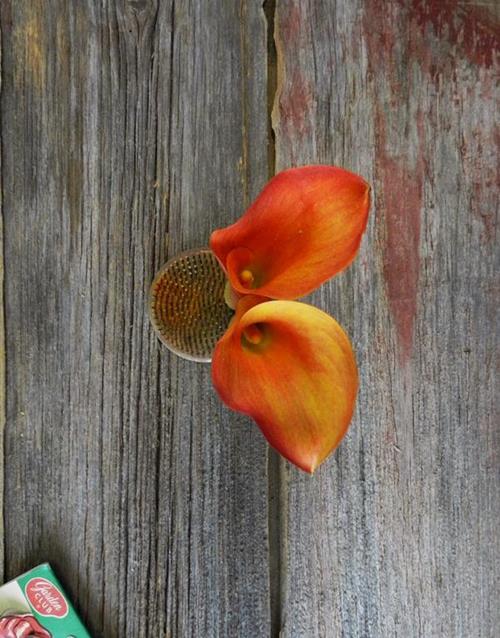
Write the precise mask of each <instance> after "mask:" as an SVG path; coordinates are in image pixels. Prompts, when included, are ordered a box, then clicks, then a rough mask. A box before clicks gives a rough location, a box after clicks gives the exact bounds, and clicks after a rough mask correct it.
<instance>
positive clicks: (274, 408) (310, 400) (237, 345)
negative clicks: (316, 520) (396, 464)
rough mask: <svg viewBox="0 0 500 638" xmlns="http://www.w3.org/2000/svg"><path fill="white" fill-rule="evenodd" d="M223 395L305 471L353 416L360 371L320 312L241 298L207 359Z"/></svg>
mask: <svg viewBox="0 0 500 638" xmlns="http://www.w3.org/2000/svg"><path fill="white" fill-rule="evenodd" d="M212 380H213V383H214V386H215V388H216V390H217V392H218V393H219V395H220V397H221V398H222V400H223V401H224V402H225V403H226V404H227V405H228V406H229V407H230V408H232V409H233V410H237V411H239V412H243V413H244V414H247V415H249V416H251V417H252V418H253V419H254V420H255V421H256V423H257V425H258V426H259V427H260V429H261V430H262V432H263V434H264V435H265V437H266V438H267V440H268V441H269V443H270V444H271V445H272V446H273V447H274V448H275V449H276V450H278V452H280V453H281V454H282V455H283V456H284V457H285V458H287V459H288V460H289V461H291V462H292V463H294V464H295V465H297V466H298V467H299V468H301V469H302V470H305V471H306V472H313V471H314V470H315V469H316V468H317V467H318V465H319V464H320V463H321V462H322V461H324V460H325V458H326V457H327V456H328V455H329V454H330V453H331V452H332V451H333V450H334V449H335V448H336V447H337V445H338V444H339V442H340V441H341V439H342V437H343V436H344V434H345V433H346V431H347V428H348V426H349V423H350V421H351V418H352V414H353V410H354V404H355V400H356V393H357V388H358V374H357V368H356V361H355V358H354V353H353V350H352V347H351V343H350V341H349V338H348V337H347V335H346V333H345V332H344V331H343V330H342V328H341V327H340V326H339V324H338V323H337V322H336V321H335V319H333V317H330V315H327V314H326V313H324V312H322V311H321V310H318V309H317V308H314V307H313V306H309V305H307V304H304V303H299V302H296V301H275V300H273V301H263V300H262V299H261V298H259V297H255V296H251V295H248V296H245V297H243V298H242V299H241V300H240V301H239V303H238V306H237V308H236V314H235V316H234V318H233V320H232V323H231V325H230V326H229V328H228V330H227V332H226V333H225V335H224V336H223V337H222V338H221V339H220V341H219V342H218V344H217V346H216V348H215V352H214V355H213V358H212Z"/></svg>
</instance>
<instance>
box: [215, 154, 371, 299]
mask: <svg viewBox="0 0 500 638" xmlns="http://www.w3.org/2000/svg"><path fill="white" fill-rule="evenodd" d="M369 206H370V188H369V186H368V184H367V183H366V182H365V181H364V180H363V179H361V178H360V177H358V176H357V175H354V173H350V172H349V171H346V170H343V169H341V168H335V167H333V166H304V167H302V168H292V169H289V170H286V171H283V172H282V173H279V174H278V175H276V176H275V177H274V178H273V179H271V181H270V182H269V183H268V184H267V185H266V187H265V188H264V190H263V191H262V192H261V194H260V195H259V196H258V197H257V199H256V200H255V202H254V203H253V204H252V205H251V206H250V208H248V210H247V211H246V213H245V214H244V215H243V216H242V217H241V218H240V219H239V220H238V221H237V222H236V223H235V224H233V225H232V226H229V227H228V228H224V229H222V230H216V231H215V232H214V233H212V237H211V238H210V248H211V249H212V251H213V252H214V253H215V255H216V256H217V258H218V260H219V261H220V263H221V265H222V267H223V268H224V270H225V272H226V274H227V276H228V278H229V281H230V283H231V286H232V287H233V289H234V290H235V291H236V292H238V293H239V294H254V295H261V296H263V297H270V298H273V299H296V298H298V297H302V296H304V295H307V294H308V293H310V292H312V291H313V290H315V289H316V288H317V287H318V286H320V285H321V284H322V283H324V282H325V281H326V280H327V279H330V278H331V277H333V275H336V274H337V273H338V272H340V271H341V270H343V269H344V268H345V267H346V266H348V265H349V264H350V263H351V261H352V260H353V259H354V257H355V256H356V253H357V252H358V248H359V244H360V241H361V236H362V234H363V232H364V230H365V228H366V223H367V220H368V209H369Z"/></svg>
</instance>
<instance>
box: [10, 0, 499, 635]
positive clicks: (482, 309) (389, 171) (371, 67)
mask: <svg viewBox="0 0 500 638" xmlns="http://www.w3.org/2000/svg"><path fill="white" fill-rule="evenodd" d="M499 14H500V11H499V10H498V9H496V8H495V3H494V2H491V3H488V2H477V3H476V2H466V1H463V2H459V1H454V0H439V1H438V0H413V1H410V0H277V1H273V0H266V1H265V2H264V3H263V2H262V0H255V1H252V0H164V1H162V0H1V2H0V19H1V41H2V43H1V58H2V59H1V104H0V108H1V124H2V134H1V146H2V149H1V169H2V175H1V191H2V222H3V274H4V291H3V292H4V317H5V358H4V360H3V361H2V362H1V364H0V386H3V385H5V388H6V392H5V401H4V404H5V406H4V407H5V410H4V412H5V414H4V416H2V421H3V420H4V421H5V428H4V431H3V442H4V465H3V471H2V473H1V480H2V481H3V484H4V489H3V494H4V503H3V512H4V517H3V525H4V533H3V542H4V551H3V555H4V577H5V578H6V579H7V578H11V577H13V576H15V575H16V574H18V573H19V572H21V571H23V570H26V569H28V568H29V567H31V566H33V565H34V564H36V563H39V562H42V561H45V560H48V561H50V562H51V563H52V564H53V566H54V568H55V569H56V571H57V573H58V574H59V576H60V577H61V580H62V581H63V583H64V584H65V586H66V587H67V588H68V591H69V593H70V595H71V597H72V598H73V599H74V601H75V602H76V605H77V608H78V609H79V611H80V612H81V613H82V615H83V617H84V619H85V621H86V622H87V623H88V626H89V628H90V630H91V632H92V633H93V635H94V636H96V637H97V636H105V637H106V638H108V637H109V638H125V637H126V636H134V637H143V636H151V637H153V636H154V637H155V638H156V637H158V636H161V637H162V638H167V637H168V638H184V637H186V638H189V637H191V636H193V637H200V638H205V637H206V638H211V637H218V636H221V637H227V638H229V637H231V638H233V637H238V638H239V637H241V638H256V637H259V638H260V637H266V636H272V637H277V636H281V637H282V638H330V637H332V638H333V637H338V636H342V637H369V638H371V637H380V638H387V637H392V636H397V637H402V638H408V637H410V638H412V637H420V636H422V637H424V638H429V637H431V638H432V637H437V638H441V637H445V638H448V637H451V638H455V637H463V638H478V637H484V638H494V637H496V636H498V635H499V634H498V632H499V626H500V617H499V604H498V601H499V597H500V590H499V589H500V588H499V576H498V574H499V570H500V564H499V562H500V559H499V556H500V551H499V531H498V530H499V525H500V471H499V456H498V452H499V449H500V441H499V428H498V420H497V421H496V420H495V408H498V403H497V401H496V396H495V371H496V368H495V363H496V362H495V347H496V345H497V344H496V340H495V333H496V334H498V312H497V304H498V278H497V277H496V274H495V267H496V268H497V272H498V252H497V251H496V240H497V230H496V214H497V208H496V206H497V201H498V200H497V192H498V191H497V188H498V151H497V149H498V146H497V144H498V130H497V129H496V128H495V109H496V105H497V103H496V101H497V100H498V97H499V93H498V90H497V85H496V83H495V82H496V78H497V77H498V70H499V65H498V52H499V45H498V44H499ZM304 163H332V164H338V165H342V166H345V167H347V168H350V169H352V170H354V171H356V172H359V173H360V174H362V175H363V176H364V177H365V178H366V179H367V180H368V181H370V182H371V184H372V185H373V189H374V196H375V201H374V205H373V207H372V212H371V217H370V224H369V228H368V232H367V234H366V236H365V238H364V240H363V244H362V249H361V252H360V255H359V257H358V259H357V260H356V261H355V262H354V264H353V265H352V266H351V267H350V268H349V269H348V270H347V271H346V272H345V273H343V274H342V275H341V276H339V277H337V278H336V279H334V280H333V281H331V282H330V283H329V284H327V285H325V286H324V287H323V288H322V289H321V291H319V292H318V293H316V294H315V295H314V296H313V303H315V304H317V305H318V306H320V307H321V308H323V309H325V310H327V311H329V312H331V313H332V314H333V315H334V316H335V317H336V318H337V319H338V320H339V321H340V323H341V324H342V325H343V326H345V328H346V329H347V331H348V332H349V334H350V335H351V337H352V339H353V343H354V345H355V348H356V351H357V356H358V362H359V366H360V371H361V390H360V394H359V399H358V403H357V411H356V416H355V419H354V422H353V425H352V427H351V430H350V432H349V434H348V436H347V438H346V439H345V441H344V442H343V444H342V445H341V447H340V448H339V450H338V451H337V452H336V453H335V455H334V456H333V457H332V458H331V459H330V460H329V461H328V462H326V463H325V464H324V465H323V466H322V467H321V468H320V469H319V470H318V471H317V473H316V474H315V475H314V476H313V477H312V478H311V477H309V476H306V475H304V474H302V473H301V472H300V471H298V470H296V469H295V468H293V467H290V466H289V465H288V464H286V463H285V462H283V461H281V460H280V459H278V457H277V456H276V455H275V454H274V453H273V452H269V450H268V448H267V446H266V445H265V443H264V441H263V437H262V436H261V434H260V433H259V431H258V430H257V428H256V427H255V426H253V425H252V424H251V423H250V422H249V421H248V420H247V419H246V418H244V417H241V416H238V415H235V414H233V413H230V412H229V410H227V409H226V408H225V407H224V406H222V405H221V404H220V402H219V400H218V399H217V397H216V396H215V394H214V391H213V390H212V388H211V386H210V375H209V366H206V365H205V366H204V365H200V364H194V363H190V362H186V361H183V360H180V359H177V358H175V357H174V356H172V355H170V354H169V352H167V351H166V350H165V349H164V348H162V347H161V346H160V344H159V342H158V341H157V339H156V338H155V336H154V334H153V333H152V331H151V329H150V326H149V323H148V318H147V312H146V294H147V291H148V287H149V284H150V282H151V280H152V278H153V275H154V273H155V271H156V270H157V269H158V268H159V267H160V266H161V265H162V264H163V263H164V262H165V260H166V259H167V258H168V257H169V256H172V255H174V254H175V253H177V252H179V251H180V250H184V249H189V248H194V247H198V246H203V245H206V244H207V241H208V237H209V234H210V231H211V230H212V229H214V228H216V227H220V226H224V225H226V224H229V223H230V222H232V221H234V220H236V218H237V217H238V216H239V215H240V214H241V213H242V212H243V210H244V209H245V207H246V206H247V205H248V204H249V202H250V201H251V200H252V198H253V197H255V195H256V194H257V193H258V192H259V190H260V189H261V188H262V186H263V185H264V183H265V182H266V180H267V179H268V177H269V176H270V175H272V174H273V173H274V172H276V171H278V170H280V169H282V168H285V167H288V166H295V165H300V164H304ZM495 259H496V260H495ZM0 333H3V325H0ZM497 353H498V350H497ZM497 361H498V359H497ZM4 373H5V375H6V376H5V384H4V383H3V381H4ZM496 417H497V419H498V411H497V413H496Z"/></svg>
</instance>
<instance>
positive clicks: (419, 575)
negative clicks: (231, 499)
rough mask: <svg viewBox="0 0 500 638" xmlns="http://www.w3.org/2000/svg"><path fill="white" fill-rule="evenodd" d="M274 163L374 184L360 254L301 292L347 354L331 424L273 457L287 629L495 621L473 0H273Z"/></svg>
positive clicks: (490, 24) (481, 31)
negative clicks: (319, 463)
mask: <svg viewBox="0 0 500 638" xmlns="http://www.w3.org/2000/svg"><path fill="white" fill-rule="evenodd" d="M275 36H276V46H277V52H278V92H277V97H276V103H275V109H274V130H275V134H276V152H277V168H278V169H281V168H284V167H286V166H290V165H298V164H304V163H308V162H312V163H321V162H324V163H333V164H338V165H343V166H346V167H348V168H350V169H352V170H354V171H357V172H359V173H361V174H362V175H364V176H365V177H366V178H367V179H368V180H369V181H370V182H371V183H372V184H373V189H374V199H375V201H374V205H373V208H372V213H371V219H370V224H369V229H368V232H367V235H366V237H365V239H364V241H363V245H362V249H361V253H360V255H359V257H358V259H357V261H356V262H355V263H354V264H353V265H352V266H351V267H350V268H349V269H348V270H347V272H345V273H344V274H342V275H341V276H339V277H337V278H336V279H335V280H334V281H332V282H331V283H329V284H328V285H326V286H324V287H323V289H322V290H321V291H320V292H319V293H317V294H315V295H314V297H313V302H314V303H316V304H318V305H319V306H320V307H322V308H324V309H327V310H328V311H330V312H331V313H332V314H333V315H334V316H335V317H336V318H337V319H338V320H339V321H340V322H341V324H342V325H344V326H345V327H346V328H347V330H348V332H349V333H350V335H351V336H352V339H353V343H354V345H355V348H356V351H357V355H358V361H359V367H360V371H361V389H360V393H359V398H358V404H357V413H356V417H355V420H354V423H353V425H352V428H351V430H350V433H349V435H348V436H347V438H346V440H345V441H344V443H343V444H342V445H341V447H340V449H339V450H338V451H337V453H336V454H335V456H334V457H333V458H332V459H331V460H330V461H329V462H327V463H325V465H324V466H323V467H321V468H320V469H319V470H318V472H317V473H316V475H315V476H314V477H313V478H310V477H309V476H305V475H303V474H301V473H300V472H298V471H296V470H294V469H289V468H287V470H286V472H287V476H288V489H287V497H286V500H287V507H286V511H285V513H284V518H283V527H284V528H286V530H287V531H286V537H285V541H284V545H283V558H284V561H285V572H286V577H285V580H284V582H283V593H282V598H283V601H284V604H283V611H282V633H281V634H280V635H281V636H283V637H284V638H292V637H293V638H300V637H304V638H306V637H307V638H328V637H330V636H331V637H333V636H363V637H365V636H366V637H368V636H369V637H370V638H373V637H378V636H380V637H384V638H387V637H389V636H398V637H400V636H422V637H424V636H425V637H430V636H433V637H434V636H435V637H437V636H439V637H441V636H464V637H465V636H478V637H479V636H484V637H485V638H486V637H491V636H493V635H496V634H497V633H498V626H499V624H500V618H499V608H498V600H499V597H500V592H499V584H498V577H497V576H496V574H498V564H499V549H500V548H499V537H498V524H499V520H500V517H499V514H500V512H499V508H498V504H499V502H500V483H499V473H498V452H499V439H498V427H497V424H495V421H494V415H495V367H494V365H495V358H494V352H495V341H494V339H495V328H497V326H498V324H497V323H496V322H495V319H496V318H497V317H498V315H497V304H498V301H497V297H496V295H495V292H497V291H498V287H497V282H498V280H496V279H495V273H494V248H495V239H496V214H497V209H496V204H497V198H496V188H497V182H498V173H497V154H496V152H495V150H496V149H495V135H494V133H495V97H498V93H496V92H495V82H494V78H495V73H498V48H499V47H498V22H497V21H496V19H495V17H494V15H493V13H492V12H489V11H488V10H487V6H484V7H482V6H480V3H477V4H476V3H459V2H433V1H432V0H418V1H417V0H415V1H414V2H407V1H405V0H392V1H389V2H383V1H382V0H365V1H361V0H350V1H349V2H344V1H340V0H337V1H336V0H320V1H312V0H300V2H299V0H281V1H280V2H279V3H277V17H276V30H275Z"/></svg>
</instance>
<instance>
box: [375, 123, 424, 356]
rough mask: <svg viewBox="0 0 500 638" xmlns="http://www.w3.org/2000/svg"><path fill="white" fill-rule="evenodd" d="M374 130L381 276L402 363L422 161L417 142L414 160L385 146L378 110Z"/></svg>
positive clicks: (414, 270) (409, 339) (412, 300)
mask: <svg viewBox="0 0 500 638" xmlns="http://www.w3.org/2000/svg"><path fill="white" fill-rule="evenodd" d="M418 122H419V123H418V128H419V134H422V135H423V126H422V114H421V113H419V114H418ZM377 130H378V136H377V178H378V187H379V188H378V200H379V207H380V209H381V210H382V211H383V216H384V221H385V230H386V238H385V245H384V278H385V281H386V284H387V296H388V301H389V307H390V310H391V314H392V316H393V319H394V323H395V327H396V332H397V335H398V341H399V345H400V352H401V361H402V362H403V363H406V362H407V361H408V359H409V358H410V355H411V351H412V344H413V328H414V323H415V317H416V314H417V294H418V280H419V271H420V253H419V245H420V215H421V210H422V204H423V181H424V168H425V161H424V156H423V152H422V145H420V146H419V150H418V153H417V158H416V160H415V161H412V160H411V159H410V158H409V157H405V156H393V155H391V153H390V151H389V150H388V148H387V146H386V134H385V121H384V118H383V116H382V114H381V113H378V114H377Z"/></svg>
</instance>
